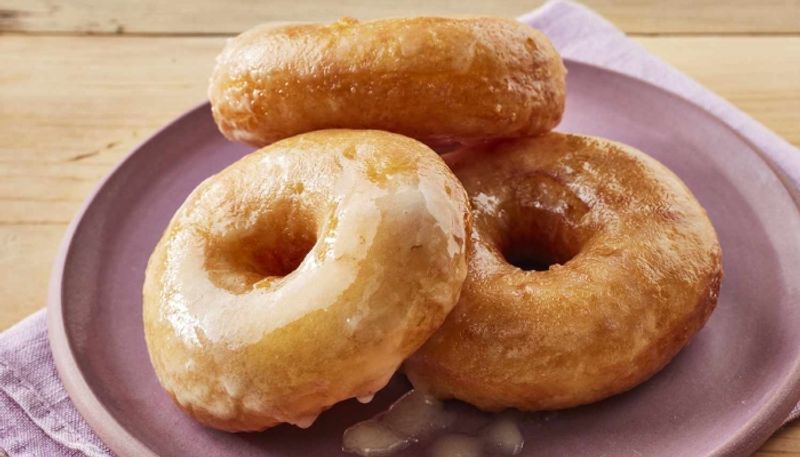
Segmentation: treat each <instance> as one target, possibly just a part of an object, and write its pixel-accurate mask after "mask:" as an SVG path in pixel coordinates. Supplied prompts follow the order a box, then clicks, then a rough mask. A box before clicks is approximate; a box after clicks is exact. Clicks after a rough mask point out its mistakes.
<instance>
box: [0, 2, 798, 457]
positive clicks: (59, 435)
mask: <svg viewBox="0 0 800 457" xmlns="http://www.w3.org/2000/svg"><path fill="white" fill-rule="evenodd" d="M520 20H521V21H523V22H527V23H529V24H531V25H533V26H534V27H536V28H538V29H540V30H542V31H543V32H544V33H545V34H547V36H548V37H550V39H551V40H552V41H553V43H554V44H555V45H556V47H557V48H558V49H559V51H560V52H561V54H562V55H563V56H564V57H566V58H569V59H573V60H578V61H581V62H585V63H589V64H594V65H597V66H601V67H605V68H609V69H612V70H615V71H618V72H621V73H626V74H629V75H631V76H634V77H638V78H641V79H644V80H647V81H649V82H651V83H653V84H655V85H657V86H660V87H662V88H664V89H666V90H668V91H670V92H673V93H676V94H678V95H680V96H682V97H684V98H686V99H688V100H690V101H692V102H694V103H696V104H698V105H700V106H702V107H703V108H705V109H707V110H708V111H710V112H712V113H713V114H715V115H716V116H717V117H719V118H720V119H722V120H723V121H724V122H725V123H727V124H728V125H730V126H731V127H732V128H734V129H735V130H736V131H738V132H739V133H740V134H741V135H742V136H743V137H745V138H746V139H747V140H748V141H750V142H751V143H752V144H753V145H755V146H756V147H757V149H759V150H761V151H764V154H765V159H766V160H767V161H769V162H770V163H771V164H772V165H773V167H774V169H775V170H776V171H778V172H779V173H782V174H783V176H782V178H783V179H784V182H786V183H787V184H789V186H787V187H790V188H792V189H795V191H794V192H795V193H794V196H795V198H798V199H800V192H798V191H797V189H800V151H797V150H796V149H795V148H794V147H792V146H791V145H790V144H788V143H787V142H786V141H784V140H782V139H781V138H780V137H778V136H776V135H775V134H774V133H772V132H771V131H769V130H768V129H766V128H765V127H764V126H763V125H761V124H759V123H758V122H756V121H755V120H753V119H752V118H750V117H749V116H747V115H746V114H744V113H743V112H741V111H740V110H738V109H737V108H735V107H734V106H733V105H731V104H730V103H728V102H726V101H725V100H723V99H721V98H720V97H718V96H717V95H714V94H713V93H711V92H709V91H708V90H707V89H705V88H703V87H702V86H700V85H699V84H698V83H697V82H695V81H693V80H691V79H690V78H688V77H687V76H685V75H683V74H682V73H680V72H678V71H677V70H676V69H674V68H673V67H671V66H669V65H667V64H665V63H664V62H662V61H660V60H659V59H657V58H655V57H654V56H652V55H650V54H648V53H647V51H645V50H644V49H643V48H641V47H640V46H639V45H637V44H636V43H634V42H633V41H631V40H629V39H628V38H626V37H625V35H624V34H623V33H622V32H621V31H619V30H618V29H616V28H615V27H614V26H613V25H612V24H611V23H609V22H607V21H606V20H605V19H603V18H602V17H600V16H598V15H597V14H595V13H593V12H592V11H590V10H588V9H586V8H584V7H583V6H581V5H578V4H575V3H570V2H566V1H551V2H550V3H547V4H546V5H544V6H542V7H541V8H539V9H537V10H535V11H532V12H531V13H528V14H526V15H524V16H522V17H521V18H520ZM44 313H45V311H44V310H41V311H38V312H36V313H35V314H33V315H32V316H30V317H28V318H27V319H25V320H23V321H22V322H20V323H19V324H17V325H16V326H14V327H12V328H11V329H9V330H7V331H5V332H3V333H2V334H0V457H4V456H3V453H4V452H5V453H6V454H8V455H10V456H12V457H18V456H24V457H38V456H80V455H85V456H89V457H96V456H111V455H113V454H112V453H111V452H110V451H109V450H108V448H106V447H105V445H104V444H103V443H102V442H101V441H100V439H99V438H98V437H97V436H96V435H95V434H94V433H93V432H92V430H91V428H90V427H89V426H88V425H87V424H86V422H85V421H84V420H83V418H82V417H81V416H80V414H79V413H78V412H77V411H76V410H75V408H74V406H73V405H72V402H71V401H70V400H69V397H68V396H67V394H66V392H65V391H64V387H63V386H62V385H61V382H60V381H59V379H58V374H57V373H56V369H55V366H54V364H53V358H52V355H51V353H50V346H49V343H48V340H47V330H46V324H45V314H44ZM798 416H800V407H796V408H795V409H794V410H793V411H792V413H791V415H790V417H789V418H787V422H788V421H790V420H792V419H794V418H796V417H798Z"/></svg>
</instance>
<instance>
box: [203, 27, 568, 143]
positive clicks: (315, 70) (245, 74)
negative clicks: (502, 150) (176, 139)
mask: <svg viewBox="0 0 800 457" xmlns="http://www.w3.org/2000/svg"><path fill="white" fill-rule="evenodd" d="M565 73H566V70H565V69H564V65H563V63H562V61H561V58H560V57H559V55H558V53H557V52H556V50H555V49H554V48H553V46H552V44H551V43H550V42H549V41H548V40H547V38H546V37H545V36H544V35H543V34H542V33H541V32H539V31H537V30H535V29H532V28H530V27H529V26H527V25H525V24H522V23H519V22H517V21H513V20H510V19H500V18H489V17H472V18H443V17H416V18H407V19H382V20H376V21H371V22H359V21H356V20H354V19H350V18H343V19H341V20H339V21H338V22H335V23H333V24H330V25H321V24H303V25H285V26H277V27H276V26H270V25H262V26H259V27H256V28H253V29H251V30H249V31H246V32H244V33H243V34H241V35H239V36H238V37H236V38H233V39H231V40H230V41H228V43H227V45H226V46H225V48H224V50H223V51H222V53H221V54H220V55H219V57H217V63H216V66H215V68H214V71H213V74H212V76H211V80H210V84H209V90H208V96H209V99H210V100H211V107H212V111H213V114H214V118H215V120H216V122H217V125H218V126H219V129H220V130H221V131H222V133H223V134H224V135H225V136H226V137H227V138H229V139H231V140H236V141H241V142H245V143H249V144H251V145H254V146H263V145H266V144H269V143H271V142H273V141H276V140H279V139H281V138H286V137H289V136H292V135H295V134H299V133H304V132H309V131H314V130H319V129H327V128H354V129H379V130H388V131H392V132H397V133H401V134H404V135H408V136H411V137H413V138H417V139H419V140H422V141H427V142H429V143H436V144H439V143H458V142H462V143H463V142H477V141H479V140H484V139H487V138H497V137H522V136H528V135H536V134H540V133H544V132H547V131H549V130H550V129H552V128H553V127H554V126H555V125H556V124H558V122H559V120H560V119H561V114H562V112H563V111H564V93H565V87H564V85H565Z"/></svg>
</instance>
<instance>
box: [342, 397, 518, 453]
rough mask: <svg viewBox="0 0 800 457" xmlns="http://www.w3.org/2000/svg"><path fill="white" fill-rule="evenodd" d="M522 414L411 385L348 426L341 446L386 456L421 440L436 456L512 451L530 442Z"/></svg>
mask: <svg viewBox="0 0 800 457" xmlns="http://www.w3.org/2000/svg"><path fill="white" fill-rule="evenodd" d="M519 416H521V414H514V413H501V414H485V413H480V412H478V411H477V410H476V409H474V408H472V407H470V406H468V405H466V404H463V403H457V402H448V403H443V402H441V401H439V400H437V399H436V398H434V397H432V396H431V395H428V394H426V393H424V392H421V391H417V390H414V389H412V390H411V391H409V392H408V393H406V394H405V395H403V396H402V397H400V398H399V399H398V400H397V401H395V402H394V403H393V404H392V405H391V406H390V407H389V409H388V410H386V411H385V412H382V413H379V414H378V415H376V416H375V417H373V418H371V419H367V420H365V421H362V422H358V423H357V424H355V425H353V426H351V427H350V428H348V429H347V430H345V432H344V435H343V438H342V450H344V451H346V452H352V453H355V454H358V455H360V456H362V457H382V456H389V455H392V454H394V453H395V452H397V451H400V450H403V449H406V448H408V447H411V446H420V447H423V448H426V449H427V455H429V456H431V457H482V456H485V455H490V454H491V455H503V456H513V455H518V454H519V453H520V452H522V448H523V446H524V445H525V439H524V437H523V436H522V432H521V431H520V429H519V425H518V424H517V421H518V420H519ZM487 453H489V454H487Z"/></svg>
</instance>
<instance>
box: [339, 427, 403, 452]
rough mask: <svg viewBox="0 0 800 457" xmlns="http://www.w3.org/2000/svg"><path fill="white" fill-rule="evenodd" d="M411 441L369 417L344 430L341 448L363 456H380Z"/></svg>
mask: <svg viewBox="0 0 800 457" xmlns="http://www.w3.org/2000/svg"><path fill="white" fill-rule="evenodd" d="M411 443H412V441H411V440H410V439H408V438H406V437H403V436H401V435H399V434H397V433H396V432H394V431H392V430H391V429H390V428H388V427H386V426H385V425H383V424H382V423H381V422H380V421H378V420H375V419H369V420H365V421H363V422H359V423H357V424H356V425H354V426H352V427H350V428H348V429H347V430H345V432H344V437H343V438H342V449H343V450H345V451H347V452H353V453H355V454H358V455H361V456H364V457H380V456H386V455H391V454H393V453H394V452H396V451H399V450H401V449H405V448H407V447H408V446H409V445H411Z"/></svg>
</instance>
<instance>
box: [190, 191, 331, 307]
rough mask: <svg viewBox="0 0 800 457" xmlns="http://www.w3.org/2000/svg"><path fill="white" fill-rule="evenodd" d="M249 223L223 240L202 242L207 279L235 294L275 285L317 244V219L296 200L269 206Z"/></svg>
mask: <svg viewBox="0 0 800 457" xmlns="http://www.w3.org/2000/svg"><path fill="white" fill-rule="evenodd" d="M259 209H260V208H259ZM243 219H244V220H246V219H247V218H246V217H245V218H243ZM253 219H254V222H252V223H248V224H246V226H245V227H236V228H233V229H231V230H229V231H228V233H226V234H225V236H221V237H220V236H215V237H207V239H206V242H207V244H206V250H205V255H206V259H205V269H206V271H207V272H208V275H209V278H210V279H211V281H212V282H213V283H214V284H215V285H216V286H218V287H220V288H222V289H225V290H227V291H229V292H232V293H234V294H242V293H245V292H248V291H250V290H252V289H253V288H263V287H269V286H271V285H273V284H275V283H277V282H279V281H280V280H281V279H282V278H284V277H286V276H288V275H290V274H291V273H292V272H293V271H295V270H296V269H297V268H298V267H299V266H300V264H301V263H302V262H303V260H304V259H305V258H306V256H307V255H308V253H309V252H311V250H312V249H313V247H314V245H315V244H316V242H317V219H316V214H315V213H314V212H313V211H312V210H311V209H310V208H307V207H303V206H301V205H298V204H297V202H296V201H291V200H286V201H273V202H270V207H269V208H268V209H266V211H265V212H264V213H262V214H260V215H259V216H258V217H254V218H253Z"/></svg>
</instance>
